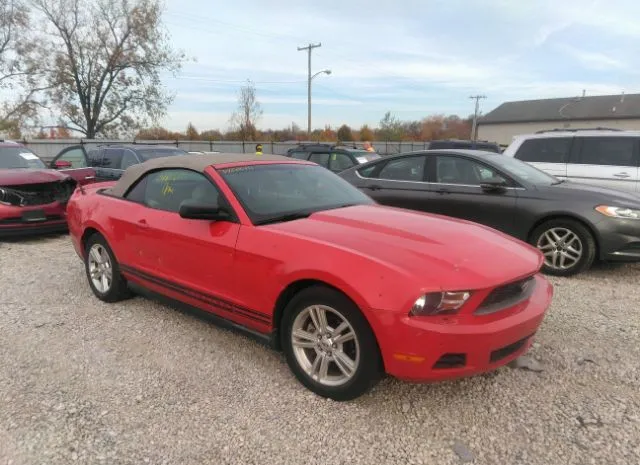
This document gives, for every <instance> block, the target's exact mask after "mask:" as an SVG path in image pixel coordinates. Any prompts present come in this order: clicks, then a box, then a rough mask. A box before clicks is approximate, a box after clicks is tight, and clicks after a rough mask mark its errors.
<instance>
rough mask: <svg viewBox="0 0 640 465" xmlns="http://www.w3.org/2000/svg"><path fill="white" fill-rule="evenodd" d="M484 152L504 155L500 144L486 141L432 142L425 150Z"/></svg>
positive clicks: (447, 140) (444, 140) (451, 140)
mask: <svg viewBox="0 0 640 465" xmlns="http://www.w3.org/2000/svg"><path fill="white" fill-rule="evenodd" d="M441 149H453V150H460V149H462V150H483V151H485V152H494V153H502V149H501V148H500V146H499V145H498V144H494V143H493V142H487V141H485V140H460V139H442V140H432V141H431V142H428V143H427V146H426V147H425V150H441Z"/></svg>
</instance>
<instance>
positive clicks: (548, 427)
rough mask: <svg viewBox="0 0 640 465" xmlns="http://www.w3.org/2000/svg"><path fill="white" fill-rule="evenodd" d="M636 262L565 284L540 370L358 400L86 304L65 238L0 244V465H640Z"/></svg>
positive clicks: (159, 315)
mask: <svg viewBox="0 0 640 465" xmlns="http://www.w3.org/2000/svg"><path fill="white" fill-rule="evenodd" d="M639 277H640V265H631V266H619V267H612V266H607V267H600V268H598V269H595V270H594V271H591V272H590V273H587V274H585V275H583V276H580V277H577V278H573V279H554V280H553V281H554V284H555V286H556V297H555V302H554V304H553V307H552V309H551V311H550V313H549V315H548V317H547V319H546V321H545V323H544V325H543V327H542V329H541V331H540V332H539V335H538V338H537V343H536V344H535V346H534V348H533V349H532V351H531V352H530V354H531V355H532V356H533V357H534V359H536V360H538V361H539V362H540V363H541V364H542V366H543V368H544V371H542V372H533V371H528V370H524V369H512V368H503V369H500V370H498V371H497V372H496V373H493V374H490V375H486V376H481V377H476V378H472V379H466V380H462V381H456V382H449V383H443V384H433V385H417V384H406V383H402V382H399V381H396V380H394V379H386V380H384V381H383V382H382V383H380V384H379V385H378V387H377V388H376V389H375V390H374V391H373V392H372V393H371V394H369V395H366V396H364V397H362V398H360V399H358V400H357V401H354V402H351V403H336V402H333V401H328V400H324V399H321V398H318V397H316V396H314V395H313V394H311V393H310V392H308V391H307V390H305V389H304V388H303V387H302V386H301V385H299V384H298V383H297V382H296V380H295V379H294V378H293V376H292V375H291V374H290V373H289V370H288V368H287V366H286V364H285V362H284V360H283V358H282V356H281V355H279V354H278V353H275V352H273V351H271V350H270V349H268V348H266V347H264V346H262V345H260V344H259V343H256V342H254V341H252V340H250V339H248V338H246V337H245V336H243V335H239V334H237V333H234V332H230V331H227V330H224V329H221V328H219V327H217V326H215V325H213V324H211V323H210V322H208V321H204V320H202V319H199V318H196V317H194V316H193V315H190V314H188V313H183V312H179V311H176V310H175V309H172V308H169V307H166V306H163V305H161V304H159V303H156V302H153V301H150V300H146V299H143V298H135V299H133V300H129V301H127V302H124V303H121V304H115V305H107V304H103V303H101V302H100V301H98V300H97V299H96V298H94V297H93V295H92V294H91V292H90V290H89V287H88V284H87V283H86V280H85V276H84V273H83V268H82V264H81V262H80V261H79V259H78V258H77V257H76V255H75V253H74V252H73V250H72V246H71V244H70V241H69V238H68V237H67V236H58V237H51V238H44V239H38V240H29V241H24V242H14V243H2V244H0V283H2V284H1V288H0V289H1V293H0V465H5V464H12V465H22V464H25V465H26V464H29V465H32V464H64V465H67V464H72V463H83V464H145V463H150V464H179V465H187V464H194V465H203V464H208V463H211V464H231V463H238V464H240V463H243V464H260V465H263V464H323V465H325V464H343V463H344V464H347V463H348V464H360V463H363V464H381V463H398V464H419V463H425V464H438V465H446V464H458V463H464V462H469V463H471V462H473V463H476V464H496V465H498V464H499V465H507V464H523V465H524V464H545V465H546V464H550V465H555V464H607V465H612V464H629V465H632V464H638V463H640V286H639V280H638V278H639Z"/></svg>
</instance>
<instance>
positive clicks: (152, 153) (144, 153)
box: [136, 148, 187, 161]
mask: <svg viewBox="0 0 640 465" xmlns="http://www.w3.org/2000/svg"><path fill="white" fill-rule="evenodd" d="M136 152H138V154H139V155H140V157H141V158H142V161H147V160H151V159H152V158H163V157H172V156H174V155H187V152H185V151H184V150H180V149H171V148H157V149H156V148H153V149H137V150H136Z"/></svg>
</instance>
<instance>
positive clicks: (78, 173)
mask: <svg viewBox="0 0 640 465" xmlns="http://www.w3.org/2000/svg"><path fill="white" fill-rule="evenodd" d="M60 168H61V169H60V170H51V169H47V168H46V166H45V164H44V163H43V162H42V160H40V158H39V157H38V156H37V155H36V154H35V153H33V152H32V151H31V150H29V149H28V148H27V147H25V146H23V145H21V144H18V143H15V142H5V141H0V237H8V236H23V235H28V234H40V233H51V232H58V231H65V230H67V217H66V212H65V209H66V204H67V201H68V200H69V197H71V194H72V193H73V190H74V189H75V188H76V186H77V185H78V184H81V185H82V184H88V183H90V182H92V181H93V180H94V179H95V171H94V170H93V169H92V168H86V169H84V170H70V171H68V172H67V171H66V170H65V169H64V168H65V167H64V166H61V167H60Z"/></svg>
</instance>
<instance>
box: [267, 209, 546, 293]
mask: <svg viewBox="0 0 640 465" xmlns="http://www.w3.org/2000/svg"><path fill="white" fill-rule="evenodd" d="M266 227H268V228H270V229H274V230H277V231H279V232H281V233H285V234H291V235H295V236H298V237H300V238H304V239H307V240H313V241H316V242H323V243H326V244H327V245H329V246H333V247H339V248H342V249H343V250H344V249H346V250H348V251H350V252H352V253H355V254H358V255H360V256H365V257H367V258H369V259H371V260H372V261H374V262H378V263H382V264H384V265H385V266H387V267H390V268H392V269H395V270H396V271H398V272H400V273H404V274H406V275H407V278H408V279H411V278H416V279H418V280H419V281H422V282H423V283H424V285H425V286H439V287H441V288H442V289H448V290H456V289H457V290H463V289H465V290H472V289H481V288H487V287H491V286H495V285H498V284H501V283H505V282H508V281H512V280H516V279H519V278H523V277H526V276H529V275H532V274H534V273H536V272H537V271H539V269H540V267H541V265H542V255H541V254H540V253H539V252H538V250H536V249H535V248H533V247H531V246H529V245H528V244H525V243H523V242H520V241H519V240H517V239H514V238H512V237H510V236H507V235H505V234H502V233H500V232H498V231H495V230H493V229H490V228H488V227H485V226H481V225H478V224H474V223H470V222H467V221H463V220H457V219H453V218H448V217H444V216H439V215H430V214H426V213H420V212H414V211H410V210H404V209H399V208H392V207H383V206H380V205H361V206H354V207H347V208H341V209H336V210H328V211H323V212H319V213H315V214H313V215H311V216H310V217H309V218H306V219H302V220H296V221H289V222H284V223H277V224H272V225H269V226H266ZM337 266H339V265H337Z"/></svg>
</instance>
